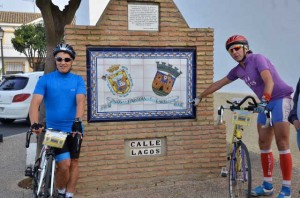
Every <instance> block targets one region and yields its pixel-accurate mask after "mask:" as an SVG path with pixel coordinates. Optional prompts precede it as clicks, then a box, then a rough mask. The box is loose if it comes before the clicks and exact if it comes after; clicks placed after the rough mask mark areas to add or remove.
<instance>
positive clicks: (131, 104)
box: [87, 48, 196, 122]
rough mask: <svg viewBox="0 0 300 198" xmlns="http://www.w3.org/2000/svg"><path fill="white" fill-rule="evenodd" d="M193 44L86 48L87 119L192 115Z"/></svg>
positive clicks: (193, 84)
mask: <svg viewBox="0 0 300 198" xmlns="http://www.w3.org/2000/svg"><path fill="white" fill-rule="evenodd" d="M195 51H196V50H195V49H193V48H155V49H153V48H88V49H87V56H88V57H87V60H88V70H87V72H88V103H89V104H88V119H89V121H91V122H93V121H124V120H154V119H183V118H184V119H189V118H190V119H193V118H195V108H194V107H193V104H192V100H193V98H194V97H195V83H194V82H195V76H196V74H195V67H196V61H195V56H196V55H195Z"/></svg>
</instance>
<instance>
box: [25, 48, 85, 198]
mask: <svg viewBox="0 0 300 198" xmlns="http://www.w3.org/2000/svg"><path fill="white" fill-rule="evenodd" d="M53 55H54V57H55V63H56V68H57V70H56V71H54V72H51V73H49V74H46V75H44V76H43V77H42V78H41V79H39V81H38V83H37V85H36V87H35V90H34V93H33V97H32V101H31V104H30V108H29V116H30V121H31V129H32V131H33V132H35V133H36V134H41V132H42V130H43V126H42V125H41V124H39V122H38V121H39V107H40V104H41V103H42V101H44V104H45V109H46V126H47V128H53V129H55V130H61V131H64V132H68V133H69V134H70V135H68V136H67V139H66V141H65V144H64V145H63V148H61V149H59V148H55V151H54V152H55V159H56V164H57V165H56V173H55V183H56V187H57V189H58V198H73V196H74V191H75V187H76V183H77V180H78V175H79V167H78V163H79V162H78V160H79V155H80V147H81V142H82V137H83V126H82V122H81V119H82V117H83V115H84V106H85V95H86V88H85V84H84V80H83V78H82V77H81V76H79V75H76V74H72V73H70V71H71V69H72V64H73V61H74V59H75V56H76V53H75V51H74V50H73V47H72V46H70V45H68V44H64V43H62V44H59V45H57V46H56V47H55V48H54V49H53Z"/></svg>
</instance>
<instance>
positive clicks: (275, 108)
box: [194, 35, 293, 198]
mask: <svg viewBox="0 0 300 198" xmlns="http://www.w3.org/2000/svg"><path fill="white" fill-rule="evenodd" d="M226 50H227V51H228V52H229V54H230V55H231V57H232V58H233V59H234V60H235V61H236V62H238V65H237V66H235V67H234V68H233V69H231V71H230V72H229V73H228V75H227V76H225V77H224V78H222V79H221V80H218V81H216V82H214V83H213V84H211V85H210V86H209V87H208V88H207V89H205V90H204V91H203V92H202V93H201V94H200V95H199V96H198V97H196V98H195V99H194V101H195V105H198V104H199V103H200V102H201V99H202V98H203V97H206V96H207V95H209V94H211V93H214V92H215V91H217V90H219V89H221V88H222V87H223V86H225V85H227V84H229V83H231V82H233V81H235V80H237V79H242V80H243V81H244V82H245V83H246V84H247V85H248V86H249V87H250V88H251V89H252V90H253V92H254V93H255V94H256V95H257V97H258V98H259V99H260V101H261V102H260V104H259V106H258V108H257V112H258V113H259V114H258V119H257V130H258V138H259V140H258V143H259V148H260V152H261V165H262V169H263V182H262V185H260V186H257V187H256V188H254V189H253V190H252V191H251V196H254V197H257V196H272V194H273V192H274V189H273V184H272V174H273V168H274V158H273V153H272V150H271V144H272V141H273V138H274V136H275V140H276V144H277V148H278V151H279V159H280V160H279V161H280V167H281V172H282V178H283V180H282V188H281V191H280V193H279V194H278V197H277V198H289V197H291V179H292V156H291V152H290V145H289V136H290V128H289V122H288V115H289V112H290V111H291V108H292V98H291V94H292V93H293V88H292V87H290V86H289V85H287V84H286V83H285V82H284V81H283V80H282V79H281V78H280V76H279V74H278V72H277V71H276V69H275V67H274V65H273V64H272V63H271V61H270V60H269V59H268V58H266V57H265V56H263V55H261V54H254V53H253V52H252V51H251V50H250V49H249V44H248V41H247V39H246V38H245V37H244V36H242V35H234V36H231V37H230V38H229V39H228V40H227V42H226ZM266 108H268V109H269V110H271V111H272V115H273V118H272V121H273V126H272V127H267V128H263V127H262V125H264V123H265V122H266V116H265V114H264V113H263V112H264V110H265V109H266Z"/></svg>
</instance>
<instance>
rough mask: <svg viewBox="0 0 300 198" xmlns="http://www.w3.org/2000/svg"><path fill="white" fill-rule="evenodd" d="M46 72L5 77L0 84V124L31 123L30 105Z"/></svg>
mask: <svg viewBox="0 0 300 198" xmlns="http://www.w3.org/2000/svg"><path fill="white" fill-rule="evenodd" d="M43 74H44V72H28V73H18V74H9V75H5V76H4V79H3V80H2V81H1V83H0V122H1V123H3V124H10V123H12V122H13V121H15V120H17V119H27V121H29V116H28V112H29V105H30V102H31V99H32V93H33V90H34V88H35V85H36V83H37V81H38V79H39V78H40V77H41V76H42V75H43Z"/></svg>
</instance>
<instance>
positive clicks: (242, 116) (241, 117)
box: [232, 112, 252, 126]
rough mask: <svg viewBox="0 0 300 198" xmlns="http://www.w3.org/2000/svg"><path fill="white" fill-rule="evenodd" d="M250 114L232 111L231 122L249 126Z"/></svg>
mask: <svg viewBox="0 0 300 198" xmlns="http://www.w3.org/2000/svg"><path fill="white" fill-rule="evenodd" d="M251 117H252V114H250V113H248V112H234V114H233V117H232V123H234V124H238V125H243V126H249V125H250V123H251Z"/></svg>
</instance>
